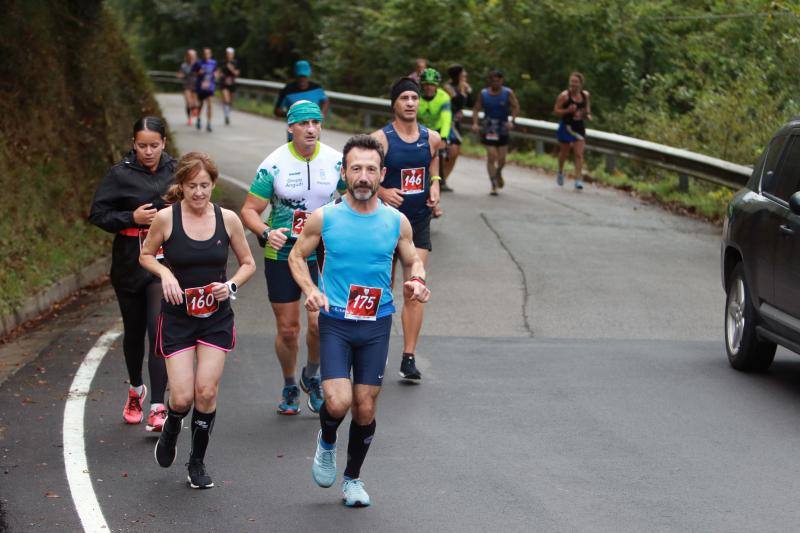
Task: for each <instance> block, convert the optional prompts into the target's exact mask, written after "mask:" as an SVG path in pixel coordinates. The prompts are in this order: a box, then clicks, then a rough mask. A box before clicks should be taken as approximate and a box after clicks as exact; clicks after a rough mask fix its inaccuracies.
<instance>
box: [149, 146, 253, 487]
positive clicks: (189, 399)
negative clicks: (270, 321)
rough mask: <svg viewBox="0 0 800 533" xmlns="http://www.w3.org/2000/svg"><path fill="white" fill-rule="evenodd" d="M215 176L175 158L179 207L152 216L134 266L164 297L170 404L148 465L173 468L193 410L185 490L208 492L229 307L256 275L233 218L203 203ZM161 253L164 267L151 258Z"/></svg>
mask: <svg viewBox="0 0 800 533" xmlns="http://www.w3.org/2000/svg"><path fill="white" fill-rule="evenodd" d="M218 175H219V173H218V171H217V168H216V165H214V162H213V161H212V160H211V158H209V157H208V155H206V154H203V153H200V152H190V153H188V154H186V155H185V156H183V157H182V158H181V160H180V162H179V163H178V171H177V172H176V174H175V183H176V184H175V185H174V186H173V188H172V189H170V192H169V193H167V194H168V196H170V195H174V199H175V200H179V202H177V203H175V204H174V205H173V206H172V207H171V208H170V209H164V210H163V211H161V212H159V213H158V214H157V215H156V218H155V220H153V223H152V226H151V227H150V232H149V233H148V235H147V239H146V240H145V242H144V245H143V246H142V253H141V256H140V258H139V261H140V263H141V264H142V266H143V267H145V268H146V269H147V270H149V271H150V272H152V273H153V274H155V275H156V276H158V277H159V278H161V285H162V287H163V292H164V300H163V301H162V302H161V315H160V317H159V323H158V333H157V338H156V350H157V351H158V352H159V353H160V355H162V356H163V357H165V358H166V362H167V374H168V376H169V384H170V398H169V402H168V414H167V420H166V422H165V423H164V430H163V431H162V432H161V435H160V437H159V439H158V442H157V443H156V448H155V457H156V461H157V462H158V464H159V465H161V466H163V467H168V466H170V465H172V463H173V462H174V461H175V455H176V445H177V442H178V434H179V433H180V430H181V423H182V422H181V421H182V420H183V418H184V417H185V416H186V415H187V414H189V408H190V407H191V406H192V404H194V411H193V413H192V425H191V428H192V436H191V447H190V451H189V462H188V463H187V466H188V467H189V478H188V483H189V486H190V487H192V488H194V489H205V488H210V487H213V486H214V483H213V482H212V481H211V478H210V477H209V476H208V474H207V473H206V471H205V465H204V463H203V461H204V459H205V452H206V448H207V447H208V439H209V435H210V433H211V429H212V427H213V426H214V416H215V414H216V408H217V390H218V388H219V381H220V378H221V377H222V369H223V367H224V366H225V354H226V353H227V352H229V351H230V350H232V349H233V346H234V344H235V342H236V329H235V327H234V324H233V309H232V308H231V305H230V299H232V298H234V296H233V295H234V294H236V291H237V290H238V287H239V286H241V285H243V284H244V283H246V282H247V280H248V279H250V277H251V276H252V275H253V273H254V272H255V261H254V260H253V256H252V255H251V253H250V248H249V246H248V245H247V241H246V240H245V236H244V228H243V226H242V223H241V221H240V220H239V218H238V217H237V216H236V214H234V213H233V211H229V210H227V209H221V208H220V207H219V206H216V205H214V204H212V203H211V201H210V200H211V191H212V190H213V189H214V184H215V183H216V181H217V177H218ZM162 245H163V247H164V257H165V259H166V264H167V265H169V266H168V267H167V266H164V265H162V264H160V263H159V262H158V261H157V260H156V258H155V253H156V250H158V248H159V247H160V246H162ZM228 246H230V247H231V248H233V251H234V253H235V254H236V258H237V259H238V260H239V269H238V270H237V271H236V274H234V275H233V276H232V277H231V278H230V280H228V279H227V276H226V272H225V270H226V268H225V267H226V264H227V261H228ZM195 359H196V360H197V370H196V372H195V368H194V366H195Z"/></svg>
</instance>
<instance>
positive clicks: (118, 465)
mask: <svg viewBox="0 0 800 533" xmlns="http://www.w3.org/2000/svg"><path fill="white" fill-rule="evenodd" d="M160 102H161V105H162V107H163V109H164V112H165V116H166V118H167V119H168V120H169V123H170V124H171V125H172V128H173V132H174V134H175V139H176V142H177V143H178V145H179V146H180V148H181V150H182V151H184V152H185V151H189V150H194V149H198V150H204V151H207V152H209V153H210V154H211V155H212V156H213V157H214V158H215V159H216V161H217V163H218V164H219V167H220V169H221V171H222V172H223V173H224V174H226V175H228V176H230V177H232V178H234V179H236V180H239V181H241V182H244V183H249V181H250V180H251V179H252V176H253V174H254V171H255V169H256V167H257V166H258V164H259V163H260V162H261V160H262V159H263V158H264V157H265V156H266V154H267V153H269V151H271V150H272V149H274V147H275V146H277V145H278V144H279V143H280V142H282V141H283V140H284V139H285V137H284V131H285V130H284V127H283V125H282V124H281V123H279V122H276V121H273V120H267V119H264V118H261V117H256V116H253V115H247V114H242V113H234V115H233V125H232V126H230V127H224V126H222V125H221V121H220V120H216V123H217V126H216V128H215V131H214V132H213V133H207V132H205V131H202V132H199V131H195V130H194V129H191V128H189V127H187V126H185V125H183V120H182V116H183V110H182V107H181V103H180V101H179V97H178V96H173V95H165V96H162V97H161V98H160ZM220 116H221V112H219V110H218V113H217V117H220ZM346 138H347V136H346V135H344V134H341V133H338V132H333V131H325V132H324V133H323V140H324V141H325V142H327V143H329V144H331V145H333V146H336V147H341V146H342V145H343V143H344V141H345V139H346ZM504 175H505V177H506V182H507V185H506V188H505V189H504V190H503V191H502V194H501V196H500V197H498V198H495V197H490V196H489V195H488V194H487V193H488V180H487V179H486V178H485V170H484V168H483V162H482V161H480V160H477V159H468V158H462V159H461V160H460V161H459V163H458V166H457V169H456V173H455V175H454V176H453V178H452V180H451V184H452V186H453V188H455V189H456V192H455V193H453V194H447V195H445V197H444V209H445V216H444V217H443V219H441V220H437V221H435V222H434V223H433V231H432V236H433V246H434V250H433V253H432V255H431V263H430V267H429V284H430V286H431V287H432V291H433V296H432V299H431V302H430V303H429V304H428V306H427V311H426V313H427V315H426V316H427V318H426V324H425V329H424V330H423V337H422V339H421V343H420V349H419V353H418V359H419V366H420V368H421V370H422V371H423V373H424V376H425V379H424V382H423V383H422V384H421V385H419V386H406V385H403V384H402V383H400V382H399V381H396V380H395V379H387V380H386V382H385V386H384V391H383V393H382V395H381V398H380V402H379V414H378V418H377V420H378V427H377V434H376V438H375V441H374V443H373V445H372V448H371V450H370V453H369V456H368V457H367V461H366V463H365V466H364V469H363V471H362V477H363V478H364V479H365V481H366V483H367V489H368V490H369V491H370V495H371V496H372V499H373V506H372V507H371V508H368V509H363V510H351V509H346V508H344V507H343V506H342V505H341V503H340V500H339V492H338V489H337V488H331V489H320V488H318V487H316V485H314V483H313V481H312V480H311V476H310V465H311V455H312V454H313V450H314V437H315V434H316V428H317V427H318V422H317V419H316V417H315V416H313V415H311V414H310V413H308V412H307V410H305V411H304V412H303V413H302V414H301V415H300V416H298V417H294V418H284V417H279V416H277V415H276V414H275V411H274V406H275V404H276V401H277V397H278V394H279V392H280V390H279V389H280V386H281V379H280V372H279V367H278V364H277V361H276V360H275V357H274V355H273V353H272V344H273V340H274V321H273V319H272V317H271V316H270V315H271V313H270V312H269V311H268V310H267V309H268V303H267V300H266V289H265V286H264V281H263V273H262V270H261V265H260V264H259V272H258V274H257V275H256V276H255V277H254V278H253V280H252V281H251V282H250V283H249V284H248V285H247V286H245V287H244V288H243V289H242V292H241V296H240V298H239V299H238V300H237V301H236V306H235V310H236V318H237V332H238V334H239V337H238V343H237V348H236V350H235V351H234V352H232V354H231V355H230V356H229V358H228V363H227V367H226V371H225V375H224V377H223V382H222V386H221V391H220V399H219V408H218V418H217V422H216V426H215V428H214V433H213V435H212V441H211V445H210V448H209V453H208V457H207V461H206V462H207V464H208V467H209V471H210V473H211V474H212V476H213V477H214V479H215V481H216V483H217V487H216V488H214V489H213V490H210V491H202V492H198V491H191V490H189V489H187V488H186V487H185V484H184V479H185V470H184V468H183V466H182V464H183V460H184V456H186V455H187V450H188V443H187V438H186V437H187V434H188V432H187V433H184V434H183V435H182V437H181V441H180V443H179V459H180V460H179V461H176V464H177V466H175V467H173V468H170V469H161V468H159V467H158V466H156V465H155V463H154V461H153V458H152V446H153V444H154V438H153V437H152V436H151V435H148V434H146V433H145V432H144V428H143V427H131V426H125V425H124V424H123V423H122V421H121V417H120V410H121V407H122V400H123V399H124V398H123V397H124V394H125V387H126V386H125V384H124V379H125V371H124V365H123V361H122V355H121V348H120V346H119V343H118V342H117V343H116V344H115V345H114V346H113V347H112V349H111V351H110V352H109V354H108V355H107V356H106V357H105V359H104V360H103V362H102V364H101V365H100V367H99V370H98V372H97V375H96V377H95V378H94V381H93V382H92V386H91V390H90V392H89V394H88V395H87V405H86V412H85V422H86V432H85V439H84V441H85V446H86V457H87V461H88V469H87V470H88V474H89V476H90V477H91V480H92V486H93V490H94V493H95V494H96V497H97V499H98V501H99V504H100V509H101V511H102V514H103V516H104V518H105V520H106V521H107V523H108V526H109V528H110V529H111V530H113V531H156V530H166V529H168V528H180V529H189V528H191V529H192V530H197V531H307V530H311V529H312V528H313V529H315V530H326V529H329V530H331V531H421V530H425V531H454V532H455V531H485V530H487V529H489V528H492V529H494V530H497V531H609V532H620V531H753V530H774V531H785V530H794V529H796V524H797V523H799V522H800V511H798V510H797V509H796V508H795V506H794V505H793V504H794V503H795V494H796V492H797V490H796V489H797V488H798V481H797V479H799V478H800V475H799V474H800V467H798V466H797V464H796V462H795V460H794V459H795V453H796V449H797V447H798V444H800V430H798V424H797V416H796V412H797V410H798V407H800V395H799V394H798V390H800V389H798V385H800V364H799V362H798V360H797V358H796V356H794V355H792V354H789V353H788V352H786V351H783V350H781V351H779V353H778V357H777V359H776V362H775V364H774V365H773V367H772V369H771V371H770V372H769V373H767V374H765V375H760V376H750V375H743V374H740V373H737V372H735V371H733V370H731V369H730V368H729V367H728V365H727V361H726V360H725V353H724V348H723V344H722V340H721V338H722V311H723V303H724V294H723V292H722V290H721V288H720V282H719V272H718V270H719V266H718V253H719V252H718V249H719V228H717V227H714V226H710V225H707V224H704V223H701V222H697V221H694V220H689V219H686V218H682V217H678V216H675V215H672V214H670V213H668V212H666V211H663V210H661V209H659V208H657V207H653V206H649V205H645V204H642V203H640V202H639V201H637V200H636V199H633V198H630V197H629V196H627V195H625V194H623V193H620V192H617V191H613V190H608V189H604V188H600V187H595V186H591V185H590V186H588V187H587V189H586V190H584V191H583V192H580V193H578V192H575V191H574V190H572V189H570V188H563V189H562V188H558V187H557V186H556V185H555V180H554V178H553V177H552V176H547V175H543V174H540V173H537V172H534V171H532V170H529V169H523V168H518V167H508V169H507V171H506V172H505V173H504ZM221 187H222V188H223V189H224V192H223V195H222V198H223V201H225V202H229V203H231V204H233V205H236V204H238V203H240V202H241V200H242V198H243V195H244V193H243V191H241V190H240V189H239V188H238V187H237V186H236V185H233V184H231V182H227V183H224V184H222V185H221ZM253 246H254V253H256V254H258V253H259V252H260V249H258V248H257V247H256V246H255V243H253ZM62 314H63V316H62V317H60V318H59V319H57V320H54V321H53V323H52V324H46V325H44V326H43V329H44V330H45V331H47V330H52V335H51V336H50V338H49V339H48V340H47V341H46V342H43V343H40V346H39V347H38V348H37V349H36V350H35V353H34V354H33V356H32V362H31V363H29V364H28V365H27V366H25V367H23V368H21V369H20V370H19V371H18V372H17V373H16V374H15V375H13V376H11V377H10V378H9V379H8V380H7V381H6V382H5V383H3V385H2V387H0V446H2V452H3V456H2V465H3V469H4V475H3V484H2V487H3V490H2V498H3V505H4V508H5V513H6V517H5V520H6V523H7V526H8V528H9V529H10V530H11V531H44V530H46V531H52V530H55V529H58V530H76V529H79V528H80V521H79V519H78V515H77V513H76V511H75V506H74V505H73V502H72V499H71V497H70V488H69V486H68V484H67V481H66V477H65V473H64V460H63V457H62V448H61V446H62V445H63V442H62V435H61V428H62V423H63V411H64V402H65V399H66V398H67V392H68V390H69V387H70V382H71V380H72V375H73V374H74V373H75V370H76V368H77V367H78V365H79V364H80V362H81V360H82V359H83V357H84V355H85V354H86V353H87V352H88V350H89V349H90V348H91V347H92V345H94V343H95V342H96V341H97V338H98V337H99V336H100V334H101V333H102V332H103V331H106V330H107V329H108V328H110V327H112V325H113V324H114V322H115V320H116V318H117V316H118V311H117V308H116V302H115V301H114V300H113V294H112V293H110V291H109V290H108V288H105V289H103V290H99V291H96V292H95V293H91V294H89V295H87V296H85V297H84V298H83V299H79V300H78V301H76V302H75V303H74V304H73V305H72V306H71V307H70V308H69V309H66V310H65V311H64V312H63V313H62ZM398 326H399V318H398V321H397V323H396V324H395V336H394V338H393V339H392V348H391V352H390V357H389V371H388V372H387V377H388V376H391V375H394V374H395V372H396V367H398V366H399V356H400V348H401V344H400V340H401V338H400V334H399V333H400V332H399V327H398ZM39 334H41V333H39ZM21 346H24V345H23V344H22V341H20V343H18V344H10V345H7V346H5V347H3V348H2V349H0V358H1V357H3V353H4V352H6V353H7V352H8V351H10V350H15V349H22V348H21ZM26 349H30V348H26ZM301 357H304V355H301ZM343 427H344V428H345V429H344V433H346V426H343ZM340 434H341V433H340ZM344 455H345V454H344V453H342V454H340V468H341V465H342V464H343V457H344ZM178 463H179V464H178Z"/></svg>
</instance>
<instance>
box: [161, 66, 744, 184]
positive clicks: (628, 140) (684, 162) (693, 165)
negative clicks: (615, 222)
mask: <svg viewBox="0 0 800 533" xmlns="http://www.w3.org/2000/svg"><path fill="white" fill-rule="evenodd" d="M148 75H149V76H150V78H151V79H152V80H153V81H155V82H159V83H182V80H180V79H178V78H177V77H176V75H175V73H174V72H169V71H159V70H154V71H150V72H148ZM236 83H237V89H238V93H239V94H242V95H243V96H245V97H252V98H255V99H258V100H262V99H263V98H264V96H265V95H277V94H278V92H279V91H280V90H281V89H282V88H283V86H284V84H283V83H280V82H274V81H264V80H253V79H247V78H238V79H237V80H236ZM325 93H326V94H327V95H328V98H329V99H330V102H331V108H335V107H341V108H346V109H351V110H355V111H359V112H361V113H362V115H363V120H364V122H363V125H364V129H365V130H370V129H372V127H373V124H372V117H373V116H375V115H377V116H383V117H389V116H391V113H390V111H389V104H390V102H389V100H387V99H385V98H373V97H370V96H359V95H354V94H346V93H340V92H335V91H325ZM462 123H463V124H464V125H465V126H468V127H469V125H471V123H472V112H471V111H470V110H464V118H463V119H462ZM515 124H516V126H515V128H514V129H513V130H512V131H511V135H512V137H520V138H526V139H533V140H534V141H535V142H536V150H537V152H539V153H542V152H544V145H545V144H556V140H555V135H556V130H557V129H558V124H557V123H555V122H547V121H544V120H534V119H530V118H522V117H520V118H517V120H516V123H515ZM586 149H587V150H589V151H592V152H598V153H601V154H604V155H605V161H606V165H605V166H606V170H607V171H613V170H614V169H615V168H616V159H617V158H624V159H632V160H636V161H641V162H644V163H647V164H649V165H654V166H657V167H660V168H664V169H667V170H671V171H674V172H676V173H678V174H679V175H680V176H681V178H682V179H681V182H682V184H684V185H686V186H688V181H687V180H686V177H687V176H692V177H695V178H698V179H701V180H705V181H710V182H712V183H716V184H718V185H722V186H724V187H729V188H732V189H738V188H740V187H741V186H742V185H744V184H745V183H746V182H747V180H748V178H749V177H750V175H751V173H752V172H753V169H752V168H750V167H747V166H744V165H738V164H735V163H731V162H729V161H724V160H722V159H717V158H715V157H710V156H707V155H703V154H698V153H696V152H690V151H689V150H684V149H682V148H674V147H671V146H667V145H664V144H659V143H654V142H650V141H643V140H641V139H635V138H633V137H627V136H625V135H617V134H616V133H608V132H605V131H599V130H594V129H587V130H586Z"/></svg>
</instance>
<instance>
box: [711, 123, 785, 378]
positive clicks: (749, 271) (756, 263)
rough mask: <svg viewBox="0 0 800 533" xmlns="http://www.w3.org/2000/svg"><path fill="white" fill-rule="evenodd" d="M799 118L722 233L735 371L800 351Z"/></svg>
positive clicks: (767, 154)
mask: <svg viewBox="0 0 800 533" xmlns="http://www.w3.org/2000/svg"><path fill="white" fill-rule="evenodd" d="M798 191H800V117H798V118H795V119H794V120H792V121H791V122H789V123H788V124H787V125H785V126H784V127H782V128H781V129H780V130H779V131H778V133H776V134H775V136H774V137H773V138H772V140H771V141H770V143H769V146H768V147H767V149H766V150H765V151H764V154H763V155H762V156H761V159H760V160H759V161H758V164H757V165H756V167H755V169H754V170H753V175H752V176H751V177H750V180H749V181H748V182H747V185H746V186H745V188H744V189H742V190H740V191H739V192H737V193H736V195H735V196H734V197H733V200H731V203H730V204H729V205H728V212H727V215H726V217H725V224H724V226H723V230H722V283H723V285H724V287H725V291H726V293H727V303H726V306H725V347H726V349H727V351H728V360H729V361H730V363H731V366H733V368H735V369H737V370H744V371H762V370H766V369H767V368H768V367H769V365H770V364H772V360H773V359H774V358H775V348H776V345H778V344H780V345H781V346H784V347H786V348H788V349H790V350H792V351H794V352H798V353H800V192H798Z"/></svg>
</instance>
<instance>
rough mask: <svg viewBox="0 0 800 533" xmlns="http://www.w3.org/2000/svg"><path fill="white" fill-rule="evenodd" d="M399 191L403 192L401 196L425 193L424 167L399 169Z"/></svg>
mask: <svg viewBox="0 0 800 533" xmlns="http://www.w3.org/2000/svg"><path fill="white" fill-rule="evenodd" d="M400 190H402V191H403V194H420V193H423V192H425V167H420V168H404V169H401V170H400Z"/></svg>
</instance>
